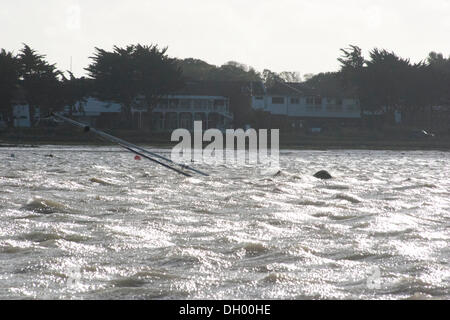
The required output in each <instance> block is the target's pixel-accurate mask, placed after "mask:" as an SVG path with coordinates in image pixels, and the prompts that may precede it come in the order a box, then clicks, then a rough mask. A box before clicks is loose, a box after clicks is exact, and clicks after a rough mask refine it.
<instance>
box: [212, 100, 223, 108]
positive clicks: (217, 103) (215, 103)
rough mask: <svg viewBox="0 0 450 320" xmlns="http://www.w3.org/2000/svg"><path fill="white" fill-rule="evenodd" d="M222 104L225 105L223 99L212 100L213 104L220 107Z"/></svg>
mask: <svg viewBox="0 0 450 320" xmlns="http://www.w3.org/2000/svg"><path fill="white" fill-rule="evenodd" d="M224 105H225V101H224V100H214V106H217V107H222V106H224Z"/></svg>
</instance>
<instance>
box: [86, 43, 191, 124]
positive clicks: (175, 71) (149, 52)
mask: <svg viewBox="0 0 450 320" xmlns="http://www.w3.org/2000/svg"><path fill="white" fill-rule="evenodd" d="M166 51H167V48H163V49H159V48H158V46H156V45H150V46H145V45H144V46H142V45H140V44H138V45H129V46H127V47H125V48H119V47H117V46H115V47H114V49H113V51H106V50H103V49H99V48H96V49H95V54H94V56H93V57H91V59H92V60H93V62H92V63H91V64H90V65H89V66H88V67H87V68H86V70H87V71H88V75H89V77H91V79H93V89H94V91H95V95H96V96H97V97H99V98H100V99H103V100H111V101H115V102H117V103H120V104H121V105H122V112H123V113H124V115H125V119H126V122H127V123H128V126H131V117H132V114H131V109H132V106H133V104H135V103H137V99H138V98H143V100H144V102H145V107H146V108H147V110H148V111H149V112H151V110H152V108H153V107H154V105H155V103H156V101H157V100H158V99H159V98H160V97H161V96H163V95H166V94H168V93H170V92H172V91H174V90H176V89H178V88H180V87H181V86H182V84H183V82H182V80H181V74H182V71H181V70H180V68H179V66H178V65H177V62H176V60H175V59H173V58H169V57H168V56H167V54H166Z"/></svg>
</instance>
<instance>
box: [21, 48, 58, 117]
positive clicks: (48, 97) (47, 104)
mask: <svg viewBox="0 0 450 320" xmlns="http://www.w3.org/2000/svg"><path fill="white" fill-rule="evenodd" d="M18 62H19V65H20V80H21V86H22V88H23V89H24V92H25V99H26V101H27V103H28V105H29V108H30V118H31V123H32V124H34V123H35V120H36V119H35V110H36V108H37V107H39V108H40V112H41V114H44V113H46V112H48V111H49V110H56V109H58V108H60V107H61V106H62V101H61V83H60V81H59V79H58V77H60V76H61V72H60V71H58V70H57V69H56V67H55V65H54V64H49V63H48V62H47V61H46V60H45V56H44V55H40V54H38V53H37V52H36V51H35V50H33V49H31V48H30V47H29V46H28V45H26V44H24V48H23V49H22V50H21V51H20V53H19V55H18Z"/></svg>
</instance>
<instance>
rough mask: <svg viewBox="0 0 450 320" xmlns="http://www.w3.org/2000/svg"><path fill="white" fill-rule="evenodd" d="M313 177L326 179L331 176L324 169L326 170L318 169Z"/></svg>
mask: <svg viewBox="0 0 450 320" xmlns="http://www.w3.org/2000/svg"><path fill="white" fill-rule="evenodd" d="M314 177H316V178H317V179H323V180H328V179H331V178H333V177H332V176H331V174H329V173H328V171H326V170H320V171H318V172H316V173H315V174H314Z"/></svg>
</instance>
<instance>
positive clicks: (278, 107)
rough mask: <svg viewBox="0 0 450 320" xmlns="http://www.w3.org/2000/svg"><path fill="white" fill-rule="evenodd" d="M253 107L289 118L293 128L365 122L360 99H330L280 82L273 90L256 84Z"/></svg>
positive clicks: (297, 86) (300, 85)
mask: <svg viewBox="0 0 450 320" xmlns="http://www.w3.org/2000/svg"><path fill="white" fill-rule="evenodd" d="M251 105H252V108H253V109H254V110H261V111H265V112H268V113H269V114H271V115H273V116H279V117H286V118H288V119H289V122H290V123H291V125H292V127H296V126H300V127H301V126H302V124H303V123H309V124H310V125H319V126H320V125H323V123H328V124H329V123H332V122H335V123H340V124H342V123H357V122H358V121H359V120H360V119H361V109H360V105H359V100H358V99H354V98H348V97H343V96H341V95H338V96H335V97H333V96H326V95H325V94H323V93H321V92H319V91H318V90H315V89H311V88H308V87H306V86H305V85H304V84H301V83H285V84H282V83H277V84H276V85H274V86H273V87H271V88H266V87H264V85H262V84H256V85H255V84H254V83H253V84H252V88H251Z"/></svg>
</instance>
